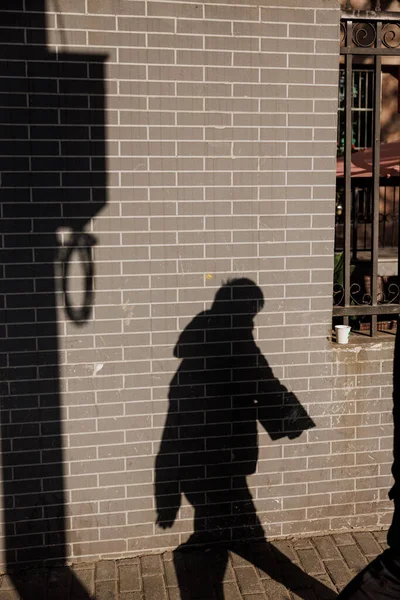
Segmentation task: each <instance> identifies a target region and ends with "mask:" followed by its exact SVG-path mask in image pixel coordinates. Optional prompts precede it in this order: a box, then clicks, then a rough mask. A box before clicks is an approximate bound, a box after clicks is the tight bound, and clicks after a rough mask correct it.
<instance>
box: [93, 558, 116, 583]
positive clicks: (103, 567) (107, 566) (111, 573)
mask: <svg viewBox="0 0 400 600" xmlns="http://www.w3.org/2000/svg"><path fill="white" fill-rule="evenodd" d="M116 578H117V569H116V563H115V561H114V560H101V561H99V562H98V563H97V564H96V581H102V580H107V579H116Z"/></svg>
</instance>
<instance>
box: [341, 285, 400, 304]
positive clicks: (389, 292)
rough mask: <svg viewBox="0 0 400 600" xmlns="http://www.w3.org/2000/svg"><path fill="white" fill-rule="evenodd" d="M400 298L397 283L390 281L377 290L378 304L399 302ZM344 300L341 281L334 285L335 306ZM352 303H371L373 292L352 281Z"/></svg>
mask: <svg viewBox="0 0 400 600" xmlns="http://www.w3.org/2000/svg"><path fill="white" fill-rule="evenodd" d="M399 298H400V287H399V285H398V284H397V283H393V282H392V283H389V284H388V285H387V286H382V285H381V286H380V289H379V290H378V292H377V299H376V300H377V304H398V301H399ZM343 300H344V287H343V286H342V285H340V284H339V283H335V284H334V286H333V306H341V305H342V303H343ZM350 303H351V304H352V305H353V306H354V305H355V306H362V305H363V304H364V305H365V304H367V305H371V304H372V296H371V294H370V293H369V292H368V291H366V290H365V289H362V287H361V285H360V284H359V283H352V284H351V286H350Z"/></svg>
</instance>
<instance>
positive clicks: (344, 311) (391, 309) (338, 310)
mask: <svg viewBox="0 0 400 600" xmlns="http://www.w3.org/2000/svg"><path fill="white" fill-rule="evenodd" d="M399 312H400V306H399V304H374V305H371V304H361V305H355V306H335V308H334V309H333V316H334V317H345V316H354V317H358V316H363V315H397V314H399Z"/></svg>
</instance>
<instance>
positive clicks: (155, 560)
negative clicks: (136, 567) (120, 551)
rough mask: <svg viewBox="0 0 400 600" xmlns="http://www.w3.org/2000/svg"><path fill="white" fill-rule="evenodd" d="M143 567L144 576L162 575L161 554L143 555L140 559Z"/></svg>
mask: <svg viewBox="0 0 400 600" xmlns="http://www.w3.org/2000/svg"><path fill="white" fill-rule="evenodd" d="M140 564H141V567H142V576H145V575H162V572H163V571H162V561H161V556H158V555H157V554H156V555H154V556H142V558H141V559H140Z"/></svg>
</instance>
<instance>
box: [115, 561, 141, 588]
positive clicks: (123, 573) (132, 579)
mask: <svg viewBox="0 0 400 600" xmlns="http://www.w3.org/2000/svg"><path fill="white" fill-rule="evenodd" d="M141 587H142V583H141V579H140V577H139V567H138V565H137V564H134V563H131V564H123V565H120V566H119V591H120V592H127V591H138V590H140V589H141Z"/></svg>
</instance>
